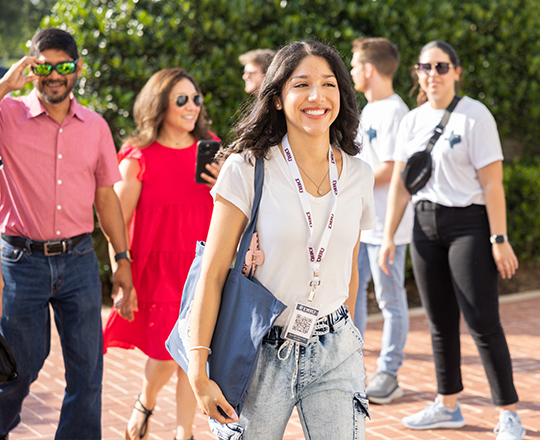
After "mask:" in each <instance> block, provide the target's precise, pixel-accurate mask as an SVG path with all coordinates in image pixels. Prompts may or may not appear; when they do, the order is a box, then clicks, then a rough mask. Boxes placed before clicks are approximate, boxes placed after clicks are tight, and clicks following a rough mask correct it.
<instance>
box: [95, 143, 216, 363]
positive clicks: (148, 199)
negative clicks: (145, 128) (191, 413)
mask: <svg viewBox="0 0 540 440" xmlns="http://www.w3.org/2000/svg"><path fill="white" fill-rule="evenodd" d="M214 139H215V140H219V139H218V138H217V137H214ZM196 156H197V142H195V143H194V144H193V145H191V146H190V147H188V148H185V149H180V150H179V149H174V148H168V147H164V146H163V145H161V144H158V143H157V142H154V143H153V144H151V145H149V146H148V147H146V148H143V149H138V148H135V147H132V146H130V145H127V146H125V147H124V148H122V149H121V150H120V152H119V153H118V163H120V162H121V161H122V160H123V159H126V158H130V159H136V160H138V161H139V165H140V168H141V171H140V173H139V175H138V176H137V178H138V179H139V180H140V181H141V182H142V190H141V195H140V198H139V202H138V203H137V207H136V209H135V212H134V213H133V219H132V222H131V225H130V236H131V246H130V249H131V253H132V258H133V262H132V263H131V271H132V273H133V285H134V287H135V290H136V292H137V301H138V307H139V310H138V311H137V312H135V319H134V320H133V321H132V322H129V321H126V320H125V319H123V318H122V317H120V315H118V313H117V311H116V309H115V308H114V307H113V310H112V312H111V315H110V317H109V320H108V321H107V324H106V325H105V329H104V331H103V345H104V350H105V352H107V347H122V348H135V347H138V348H140V349H141V350H142V351H143V352H144V353H145V354H146V355H148V356H149V357H151V358H153V359H157V360H171V359H172V358H171V357H170V355H169V353H168V352H167V350H166V348H165V340H166V339H167V338H168V336H169V334H170V332H171V330H172V329H173V327H174V324H175V323H176V320H177V319H178V311H179V309H180V299H181V297H182V289H183V287H184V282H185V280H186V277H187V273H188V271H189V268H190V266H191V263H192V261H193V258H194V257H195V245H196V242H197V241H198V240H206V235H207V233H208V227H209V225H210V217H211V215H212V208H213V200H212V196H211V195H210V189H209V188H208V186H206V185H201V184H198V183H195V162H196Z"/></svg>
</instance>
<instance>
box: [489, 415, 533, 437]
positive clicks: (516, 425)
mask: <svg viewBox="0 0 540 440" xmlns="http://www.w3.org/2000/svg"><path fill="white" fill-rule="evenodd" d="M493 432H494V433H495V434H497V440H522V439H523V437H525V432H526V431H525V429H524V428H523V426H521V419H520V418H519V416H518V415H517V414H516V413H514V412H512V411H509V410H504V411H503V412H502V413H501V414H500V416H499V423H497V426H495V429H494V430H493Z"/></svg>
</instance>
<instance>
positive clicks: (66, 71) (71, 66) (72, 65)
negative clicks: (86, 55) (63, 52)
mask: <svg viewBox="0 0 540 440" xmlns="http://www.w3.org/2000/svg"><path fill="white" fill-rule="evenodd" d="M77 61H79V59H78V58H77V59H76V60H75V61H64V62H63V63H58V64H55V65H54V66H53V65H52V64H49V63H43V64H38V65H37V66H36V67H34V66H32V72H34V74H36V75H38V76H47V75H50V74H51V73H52V71H53V69H54V70H56V71H57V72H58V73H59V74H60V75H70V74H72V73H73V72H75V71H76V70H77Z"/></svg>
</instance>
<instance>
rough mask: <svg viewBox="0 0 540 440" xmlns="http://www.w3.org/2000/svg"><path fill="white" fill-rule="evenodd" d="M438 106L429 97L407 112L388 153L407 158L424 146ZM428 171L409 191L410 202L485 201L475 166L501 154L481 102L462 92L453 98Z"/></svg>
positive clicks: (438, 113)
mask: <svg viewBox="0 0 540 440" xmlns="http://www.w3.org/2000/svg"><path fill="white" fill-rule="evenodd" d="M443 115H444V109H437V110H436V109H434V108H432V107H431V105H430V104H429V102H426V103H425V104H423V105H421V106H420V107H418V108H416V109H414V110H412V111H411V112H409V113H408V114H407V115H405V117H404V118H403V120H402V121H401V125H400V127H399V133H398V142H397V146H396V154H395V155H394V159H395V160H398V161H401V162H407V159H408V158H409V157H410V156H411V155H412V154H413V153H415V152H417V151H421V150H424V149H425V148H426V146H427V144H428V142H429V139H430V138H431V136H432V135H433V130H434V129H435V127H436V126H437V125H438V124H439V123H440V122H441V119H442V117H443ZM431 156H432V158H433V174H432V176H431V179H430V180H429V181H428V183H427V185H426V186H425V187H424V188H422V189H421V190H420V191H418V192H417V193H416V194H415V195H414V196H413V197H412V201H413V203H416V202H418V201H419V200H429V201H431V202H433V203H438V204H440V205H443V206H457V207H464V206H469V205H471V204H476V205H485V203H486V202H485V197H484V190H483V189H482V185H481V184H480V180H479V179H478V173H477V170H479V169H480V168H483V167H485V166H487V165H489V164H491V163H493V162H496V161H498V160H502V159H503V154H502V148H501V142H500V140H499V134H498V132H497V125H496V123H495V119H494V118H493V116H492V115H491V113H490V112H489V110H488V109H487V108H486V106H485V105H484V104H482V103H480V102H478V101H475V100H474V99H471V98H469V97H467V96H465V97H463V98H462V99H461V101H459V103H458V105H457V106H456V108H455V109H454V111H453V112H452V115H451V116H450V119H449V121H448V124H447V125H446V127H445V128H444V131H443V133H442V135H441V137H440V138H439V140H438V141H437V143H436V144H435V146H434V147H433V151H432V152H431Z"/></svg>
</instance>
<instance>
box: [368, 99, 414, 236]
mask: <svg viewBox="0 0 540 440" xmlns="http://www.w3.org/2000/svg"><path fill="white" fill-rule="evenodd" d="M408 111H409V109H408V108H407V106H406V105H405V103H404V102H403V100H402V99H401V98H400V97H399V96H398V95H396V94H394V95H392V96H390V97H389V98H386V99H383V100H381V101H376V102H373V103H369V104H367V105H366V106H365V107H364V108H363V110H362V114H361V116H360V127H359V130H358V140H359V141H360V142H361V143H362V146H363V147H362V152H361V153H360V157H361V158H362V159H363V160H365V161H366V162H367V163H368V164H369V165H371V168H373V170H375V168H377V167H378V166H379V165H381V164H382V163H383V162H389V161H394V150H395V148H396V136H397V132H398V129H399V123H400V121H401V119H402V118H403V116H405V115H406V114H407V113H408ZM389 187H390V184H389V183H388V184H385V185H377V186H375V187H374V188H373V194H374V197H375V215H376V217H377V224H376V225H375V228H373V229H371V230H369V231H362V238H361V240H362V242H363V243H368V244H374V245H380V244H382V241H383V230H384V219H385V217H386V201H387V199H388V189H389ZM413 216H414V213H413V209H412V205H411V204H410V203H409V204H408V205H407V208H406V210H405V213H404V214H403V218H402V219H401V223H400V224H399V227H398V229H397V231H396V234H395V235H394V243H395V244H396V245H398V246H399V245H403V244H407V243H410V242H411V239H412V227H413Z"/></svg>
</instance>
